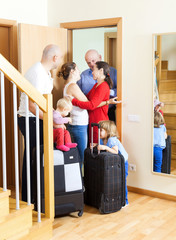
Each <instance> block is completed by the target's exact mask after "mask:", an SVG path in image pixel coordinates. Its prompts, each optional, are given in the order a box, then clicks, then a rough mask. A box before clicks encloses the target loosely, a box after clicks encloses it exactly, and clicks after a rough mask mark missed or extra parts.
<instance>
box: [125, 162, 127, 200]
mask: <svg viewBox="0 0 176 240" xmlns="http://www.w3.org/2000/svg"><path fill="white" fill-rule="evenodd" d="M127 176H128V161H125V199H126V204H128V189H127Z"/></svg>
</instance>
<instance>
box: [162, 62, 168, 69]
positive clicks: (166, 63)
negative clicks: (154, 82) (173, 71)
mask: <svg viewBox="0 0 176 240" xmlns="http://www.w3.org/2000/svg"><path fill="white" fill-rule="evenodd" d="M161 69H162V70H164V69H166V70H167V69H168V61H161Z"/></svg>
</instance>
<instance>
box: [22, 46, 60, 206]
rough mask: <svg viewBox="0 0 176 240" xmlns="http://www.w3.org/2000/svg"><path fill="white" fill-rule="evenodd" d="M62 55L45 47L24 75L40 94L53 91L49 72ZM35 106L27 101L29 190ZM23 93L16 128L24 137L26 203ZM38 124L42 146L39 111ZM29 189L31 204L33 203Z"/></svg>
mask: <svg viewBox="0 0 176 240" xmlns="http://www.w3.org/2000/svg"><path fill="white" fill-rule="evenodd" d="M61 58H62V53H61V50H60V48H59V47H58V46H57V45H54V44H50V45H47V46H46V47H45V48H44V50H43V53H42V58H41V61H40V62H37V63H35V64H34V65H33V66H32V67H31V68H29V70H28V71H27V72H26V74H25V78H26V79H27V80H28V81H29V82H30V83H31V84H32V85H33V86H34V87H35V88H36V89H37V90H38V91H39V92H40V93H41V94H50V93H51V92H52V89H53V79H52V78H51V73H50V71H51V70H53V69H55V68H57V66H58V65H59V63H60V62H61ZM35 114H36V106H35V104H34V103H33V102H32V101H31V100H30V99H29V134H30V168H31V174H30V175H31V188H32V185H33V184H32V179H33V177H34V176H33V170H32V151H33V148H34V147H36V117H35ZM25 116H26V113H25V93H22V94H21V97H20V106H19V110H18V126H19V128H20V131H21V133H22V134H23V136H24V141H25V149H24V156H23V170H22V200H23V201H27V180H26V130H25ZM39 118H40V121H39V124H40V144H43V112H42V111H41V110H39ZM33 201H34V199H33V193H32V189H31V202H33Z"/></svg>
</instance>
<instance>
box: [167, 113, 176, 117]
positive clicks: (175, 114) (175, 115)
mask: <svg viewBox="0 0 176 240" xmlns="http://www.w3.org/2000/svg"><path fill="white" fill-rule="evenodd" d="M165 116H166V117H176V113H164V117H165Z"/></svg>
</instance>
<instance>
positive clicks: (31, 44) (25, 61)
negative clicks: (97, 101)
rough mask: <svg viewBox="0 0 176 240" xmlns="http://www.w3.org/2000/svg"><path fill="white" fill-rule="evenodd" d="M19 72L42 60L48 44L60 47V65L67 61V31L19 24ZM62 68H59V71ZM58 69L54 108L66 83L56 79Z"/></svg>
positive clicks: (21, 158)
mask: <svg viewBox="0 0 176 240" xmlns="http://www.w3.org/2000/svg"><path fill="white" fill-rule="evenodd" d="M18 36H19V43H18V44H19V53H18V61H19V71H20V72H21V73H22V74H23V75H24V74H25V72H26V71H27V70H28V69H29V68H30V67H31V66H32V65H33V64H34V63H35V62H38V61H40V60H41V57H42V51H43V49H44V47H45V46H46V45H48V44H56V45H58V46H59V47H60V48H61V50H62V54H63V59H62V62H61V64H60V65H62V64H63V63H64V62H66V61H67V30H66V29H63V28H52V27H46V26H37V25H30V24H19V34H18ZM59 68H60V66H58V69H59ZM58 69H56V70H54V71H52V77H53V78H54V81H55V83H56V85H57V88H54V89H53V106H54V108H55V106H56V102H57V100H58V99H59V98H61V97H62V91H63V85H64V81H63V79H61V78H57V77H56V73H57V71H58ZM19 144H20V146H23V139H22V137H20V143H19ZM20 150H21V151H20V176H21V172H22V161H23V151H22V147H21V148H20Z"/></svg>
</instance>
